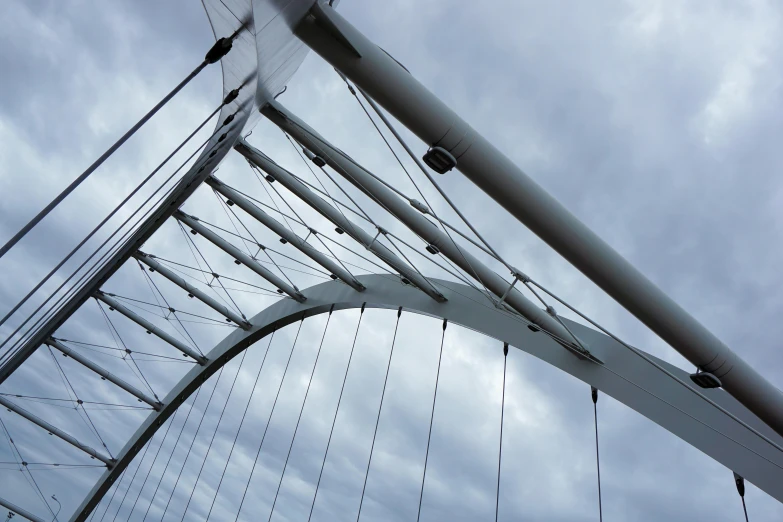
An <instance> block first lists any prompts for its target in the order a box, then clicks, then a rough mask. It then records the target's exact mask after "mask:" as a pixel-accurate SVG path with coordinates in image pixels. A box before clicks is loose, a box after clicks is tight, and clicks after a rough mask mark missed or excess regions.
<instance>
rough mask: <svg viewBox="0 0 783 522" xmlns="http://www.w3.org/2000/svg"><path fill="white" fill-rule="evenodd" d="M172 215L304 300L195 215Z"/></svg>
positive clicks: (261, 274)
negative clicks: (203, 223)
mask: <svg viewBox="0 0 783 522" xmlns="http://www.w3.org/2000/svg"><path fill="white" fill-rule="evenodd" d="M174 217H175V218H176V219H178V220H179V221H181V222H182V223H184V224H186V225H187V226H189V227H190V228H191V229H193V230H195V231H196V232H198V233H199V234H201V235H202V236H204V238H206V239H207V240H208V241H209V242H210V243H212V244H214V245H215V246H216V247H218V248H219V249H221V250H223V251H224V252H226V253H227V254H228V255H230V256H231V257H233V258H234V259H236V260H237V261H239V262H240V263H242V264H243V265H245V266H246V267H248V268H249V269H250V270H252V271H253V272H255V273H256V274H258V275H260V276H261V277H263V278H264V279H266V280H267V281H269V282H270V283H272V284H273V285H275V286H276V287H277V288H279V289H280V290H282V291H283V292H285V293H286V294H288V295H289V296H291V297H292V298H293V299H295V300H296V301H298V302H300V303H303V302H304V301H305V299H306V298H305V296H303V295H302V293H301V292H299V289H298V288H296V287H294V286H292V285H289V284H288V283H286V282H285V281H283V280H282V279H281V278H279V277H278V276H276V275H275V274H273V273H272V272H270V271H269V270H267V269H266V267H263V266H261V264H260V263H259V262H258V261H256V260H255V259H253V258H252V257H250V256H249V255H247V254H245V253H244V252H242V251H241V250H240V249H238V248H237V247H235V246H234V245H232V244H231V243H229V242H228V241H226V240H225V239H223V238H222V237H220V236H219V235H217V234H215V233H214V232H213V231H211V230H210V229H208V228H207V227H205V226H204V225H202V224H201V223H199V222H198V218H196V217H195V216H189V215H187V214H185V213H184V212H182V211H181V210H178V211H176V212H175V213H174Z"/></svg>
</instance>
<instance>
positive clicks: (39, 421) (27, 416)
mask: <svg viewBox="0 0 783 522" xmlns="http://www.w3.org/2000/svg"><path fill="white" fill-rule="evenodd" d="M0 405H2V406H3V407H5V408H8V409H9V410H10V411H12V412H14V413H16V414H17V415H19V416H22V417H24V418H25V419H27V420H29V421H30V422H32V423H33V424H35V425H36V426H38V427H40V428H43V429H45V430H46V431H48V432H49V433H51V434H52V435H54V436H56V437H59V438H61V439H62V440H64V441H65V442H67V443H68V444H70V445H71V446H73V447H75V448H79V449H80V450H82V451H83V452H85V453H86V454H88V455H90V456H92V457H95V458H96V459H98V460H100V461H101V462H103V463H104V464H106V467H108V468H111V467H112V465H113V464H114V459H112V458H110V457H107V456H105V455H103V454H101V453H98V452H97V451H95V450H94V449H92V448H91V447H89V446H86V445H84V444H82V443H81V442H79V441H78V440H76V439H75V438H73V437H71V436H70V435H68V434H67V433H65V432H64V431H62V430H61V429H59V428H55V427H54V426H52V425H51V424H49V423H48V422H46V421H45V420H43V419H41V418H40V417H37V416H35V415H33V414H32V413H30V412H29V411H27V410H25V409H24V408H20V407H19V406H17V405H16V404H14V403H13V402H11V401H9V400H8V399H6V398H5V397H3V396H2V395H0Z"/></svg>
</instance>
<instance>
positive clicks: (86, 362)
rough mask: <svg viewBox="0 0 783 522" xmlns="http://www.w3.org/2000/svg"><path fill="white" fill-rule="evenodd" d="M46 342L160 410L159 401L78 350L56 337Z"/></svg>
mask: <svg viewBox="0 0 783 522" xmlns="http://www.w3.org/2000/svg"><path fill="white" fill-rule="evenodd" d="M46 344H47V345H49V346H51V347H52V348H55V349H57V350H59V351H60V352H62V353H63V354H65V355H67V356H68V357H70V358H71V359H73V360H74V361H76V362H77V363H79V364H81V365H82V366H84V367H86V368H89V369H90V370H92V371H94V372H95V373H97V374H98V375H100V376H101V377H103V378H104V379H106V380H107V381H109V382H111V383H114V384H116V385H117V386H119V387H120V388H122V389H123V390H125V391H126V392H128V393H130V394H131V395H133V396H135V397H136V398H137V399H139V400H141V401H144V402H146V403H147V404H149V405H150V406H152V407H153V408H155V409H156V410H160V407H161V403H160V401H158V400H155V399H153V398H152V397H150V396H148V395H147V394H145V393H144V392H142V391H140V390H139V389H138V388H136V387H135V386H132V385H131V384H128V383H127V382H125V381H124V380H122V379H120V378H119V377H117V376H116V375H114V374H113V373H111V372H109V371H107V370H104V369H103V368H101V367H100V366H98V365H97V364H95V363H94V362H92V361H91V360H89V359H88V358H86V357H84V356H83V355H82V354H80V353H79V352H77V351H75V350H72V349H70V348H69V347H67V346H65V345H64V344H63V343H61V342H60V341H58V340H57V339H53V338H49V339H48V340H47V341H46Z"/></svg>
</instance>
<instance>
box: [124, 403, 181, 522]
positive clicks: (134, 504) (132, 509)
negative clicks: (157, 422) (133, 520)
mask: <svg viewBox="0 0 783 522" xmlns="http://www.w3.org/2000/svg"><path fill="white" fill-rule="evenodd" d="M179 411H180V410H179V408H177V410H176V411H175V412H174V415H173V416H172V417H171V420H170V421H169V425H168V426H166V432H165V433H164V434H163V440H161V441H160V446H158V450H157V451H156V452H155V457H153V459H152V464H150V468H149V469H148V470H147V474H146V475H145V476H144V481H143V482H142V483H141V487H140V488H139V492H138V494H137V495H136V500H134V501H133V506H131V508H130V511H129V512H128V518H130V517H131V515H132V514H133V512H134V511H135V510H136V504H138V503H139V499H140V498H141V493H142V492H143V491H144V487H145V486H146V485H147V480H149V478H150V473H152V468H154V467H155V463H156V462H157V461H158V455H160V450H162V449H163V445H164V444H165V443H166V439H167V438H168V436H169V431H170V430H171V427H172V426H173V425H174V421H175V420H176V417H177V414H178V413H179Z"/></svg>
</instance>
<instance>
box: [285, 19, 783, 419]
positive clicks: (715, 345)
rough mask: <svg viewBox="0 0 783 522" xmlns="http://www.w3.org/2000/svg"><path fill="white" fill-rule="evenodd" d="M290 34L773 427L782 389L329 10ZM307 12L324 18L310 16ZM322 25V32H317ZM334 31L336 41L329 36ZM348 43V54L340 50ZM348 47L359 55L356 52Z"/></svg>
mask: <svg viewBox="0 0 783 522" xmlns="http://www.w3.org/2000/svg"><path fill="white" fill-rule="evenodd" d="M312 13H314V15H315V16H306V17H305V18H303V19H302V20H301V22H300V23H299V24H298V26H297V27H296V29H295V31H296V34H297V36H298V37H299V38H300V39H301V40H302V41H303V42H304V43H305V44H307V45H308V46H309V47H310V48H311V49H313V50H314V51H315V52H317V53H318V54H319V55H321V56H322V57H323V58H324V59H325V60H326V61H327V62H329V63H330V64H331V65H333V66H334V67H336V68H337V69H339V70H340V71H341V72H342V73H343V74H344V75H345V76H347V77H348V78H350V79H351V80H352V81H353V82H355V83H356V84H357V85H358V86H359V87H361V88H362V89H363V90H364V91H365V92H367V93H368V94H369V95H370V96H371V97H372V98H374V99H375V100H376V101H377V102H378V103H379V104H380V105H382V106H383V107H384V108H385V109H386V110H387V111H389V113H391V114H392V115H393V116H394V117H395V118H396V119H397V120H399V121H400V122H402V123H403V124H404V125H405V126H406V127H408V129H410V130H411V131H412V132H413V133H414V134H416V135H417V136H419V138H421V139H422V140H423V141H424V142H425V143H427V144H429V145H432V146H439V147H442V148H444V149H446V150H448V151H449V152H450V153H451V155H452V156H453V157H454V158H456V160H457V169H459V170H460V172H462V173H463V174H465V175H466V176H467V177H468V178H469V179H470V180H471V181H473V183H475V184H476V185H477V186H478V187H480V188H481V189H482V190H484V192H486V193H487V194H488V195H489V196H491V197H492V198H493V199H494V200H495V201H497V202H498V203H499V204H500V205H502V206H503V207H504V208H505V209H506V210H507V211H508V212H510V213H511V214H512V215H514V216H516V217H517V219H519V220H520V221H521V222H522V223H524V224H525V225H526V226H527V227H528V228H530V230H532V231H533V232H534V233H536V234H537V235H538V236H539V237H541V238H542V239H543V240H544V241H546V242H547V243H548V244H549V245H550V246H551V247H552V248H554V249H555V250H556V251H557V252H559V253H560V254H561V255H562V256H563V257H564V258H566V259H567V260H568V261H570V262H571V263H572V264H573V265H574V266H575V267H576V268H578V269H579V270H581V271H582V273H584V274H585V275H586V276H587V277H589V278H590V279H591V280H592V281H593V282H595V283H596V284H597V285H598V286H599V287H601V288H602V289H603V290H604V291H606V292H607V293H608V294H609V295H610V296H612V297H613V298H614V299H615V300H616V301H617V302H618V303H620V304H621V305H623V306H624V307H625V308H626V309H627V310H628V311H630V312H631V313H632V314H634V315H635V316H636V317H637V318H638V319H639V320H641V321H642V322H643V323H645V324H646V325H647V326H648V327H649V328H650V329H651V330H652V331H654V332H655V333H656V334H658V335H659V336H660V337H661V338H662V339H663V340H664V341H666V342H667V343H668V344H669V345H671V346H672V347H673V348H674V349H676V350H677V351H678V352H680V353H681V354H682V355H683V356H684V357H685V358H687V359H688V360H689V361H690V362H691V363H693V364H694V365H696V366H697V367H699V368H701V369H702V370H704V371H707V372H711V373H713V374H714V375H716V376H717V377H718V378H720V380H721V382H722V383H723V388H724V389H725V390H726V391H727V392H729V393H730V394H732V395H733V396H734V397H735V398H736V399H737V400H738V401H740V402H741V403H742V404H744V405H745V406H747V407H748V408H749V409H750V410H751V411H753V412H754V413H755V414H756V415H758V417H759V418H760V419H761V420H763V421H764V422H766V423H767V424H768V425H769V426H770V427H771V428H772V429H774V430H775V431H776V432H777V433H779V434H783V394H782V393H781V391H780V390H779V389H778V388H776V387H775V386H773V385H772V384H771V383H770V382H769V381H767V380H766V379H765V378H763V377H762V376H761V375H759V374H758V372H756V371H755V370H754V369H753V368H751V367H750V366H749V365H748V364H747V363H746V362H745V361H743V360H742V359H741V358H740V357H738V356H737V355H736V354H735V353H734V352H732V351H731V350H730V349H729V348H728V347H727V346H726V345H725V344H723V342H721V341H720V340H719V339H718V338H717V337H716V336H715V335H713V334H712V333H711V332H710V331H709V330H707V329H706V328H705V327H704V326H703V325H701V324H700V323H699V322H698V321H697V320H696V319H694V318H693V317H692V316H691V315H690V314H688V313H687V312H686V311H685V310H684V309H683V308H681V307H680V306H679V305H678V304H676V303H675V302H674V301H673V300H672V299H671V298H670V297H668V296H667V295H666V294H664V293H663V291H661V290H660V289H659V288H658V287H657V286H655V285H654V284H653V283H652V282H651V281H650V280H648V279H647V278H646V277H645V276H644V275H642V274H641V273H640V272H639V271H638V270H637V269H636V268H634V267H633V266H632V265H631V264H630V263H629V262H628V261H626V260H625V259H624V258H623V257H622V256H621V255H620V254H618V253H617V252H615V251H614V250H613V249H612V248H611V247H610V246H609V245H607V244H606V243H605V242H604V241H603V240H601V239H600V238H599V237H598V236H597V235H596V234H595V233H594V232H593V231H591V230H590V229H589V228H587V227H586V226H585V225H584V224H583V223H582V222H581V221H579V220H578V219H577V218H576V217H575V216H574V215H573V214H571V213H570V212H569V211H568V210H567V209H566V208H565V207H564V206H563V205H561V204H560V203H559V202H558V201H557V200H555V199H554V198H553V197H552V196H550V195H549V194H548V193H547V192H546V191H544V190H543V189H542V188H541V187H540V186H539V185H538V184H537V183H536V182H535V181H533V180H532V179H531V178H529V177H528V176H527V175H525V173H523V172H522V170H520V169H519V168H518V167H517V166H516V165H514V163H513V162H512V161H511V160H509V159H508V158H507V157H506V156H504V155H503V154H502V153H501V152H500V151H498V150H497V149H496V148H495V147H494V146H493V145H492V144H491V143H489V142H488V141H487V140H486V139H485V138H483V137H482V136H481V135H479V133H478V132H476V131H475V130H474V129H473V128H471V127H470V125H468V124H467V123H466V122H465V121H464V120H462V118H460V117H459V116H458V115H457V114H456V113H455V112H454V111H452V110H451V109H449V108H448V107H447V106H446V105H445V104H444V103H443V102H442V101H440V100H439V99H438V98H437V97H436V96H435V95H433V94H432V93H431V92H430V91H428V90H427V89H426V88H425V87H424V86H422V85H421V84H420V83H419V82H418V81H417V80H416V79H415V78H414V77H413V75H411V74H410V73H409V72H408V71H407V70H405V69H404V68H403V67H402V66H401V65H400V64H399V63H398V62H397V61H396V60H394V59H393V58H391V56H389V55H388V54H387V53H386V52H384V51H383V50H382V49H381V48H380V47H378V46H377V45H375V44H374V43H372V42H371V41H370V40H369V39H367V38H366V37H365V36H364V35H363V34H362V33H361V32H359V31H358V30H357V29H356V28H355V27H353V26H352V25H351V24H350V23H348V22H347V21H346V20H345V19H344V18H343V17H342V16H340V14H339V13H337V12H336V11H335V10H334V9H332V8H331V7H329V6H328V5H326V4H319V6H318V8H316V9H314V10H313V11H312ZM316 16H318V17H321V18H323V17H324V16H325V17H326V18H327V19H328V20H321V21H320V22H319V21H318V20H316ZM327 27H328V29H327ZM335 34H338V35H339V38H340V39H339V40H338V39H337V38H335ZM341 40H342V41H341ZM343 41H348V42H350V47H352V48H353V49H354V50H355V51H356V52H354V51H353V50H351V49H349V48H348V47H346V45H345V44H344V43H343ZM357 52H358V54H359V55H360V56H361V57H357Z"/></svg>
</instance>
